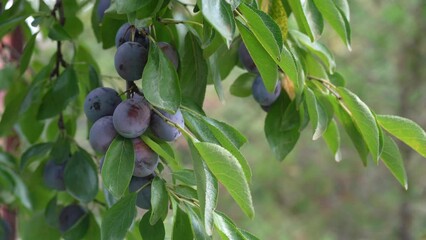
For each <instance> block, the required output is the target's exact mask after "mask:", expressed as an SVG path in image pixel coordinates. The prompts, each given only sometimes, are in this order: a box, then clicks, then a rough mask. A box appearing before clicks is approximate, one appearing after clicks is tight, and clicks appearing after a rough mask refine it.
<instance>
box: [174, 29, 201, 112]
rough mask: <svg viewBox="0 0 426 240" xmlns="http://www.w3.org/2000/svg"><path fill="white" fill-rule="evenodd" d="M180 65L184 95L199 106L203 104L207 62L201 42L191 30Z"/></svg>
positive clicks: (180, 78) (180, 79) (186, 37)
mask: <svg viewBox="0 0 426 240" xmlns="http://www.w3.org/2000/svg"><path fill="white" fill-rule="evenodd" d="M180 66H181V67H180V75H179V82H180V86H181V87H182V97H183V98H189V99H192V100H193V101H194V102H196V103H197V104H198V105H199V106H203V102H204V96H205V94H206V86H207V76H208V68H207V62H206V60H205V59H204V57H203V50H202V49H201V46H200V44H199V43H198V41H197V39H196V38H195V36H194V35H193V34H192V33H190V32H188V33H187V34H186V36H185V44H184V46H183V51H182V57H181V61H180Z"/></svg>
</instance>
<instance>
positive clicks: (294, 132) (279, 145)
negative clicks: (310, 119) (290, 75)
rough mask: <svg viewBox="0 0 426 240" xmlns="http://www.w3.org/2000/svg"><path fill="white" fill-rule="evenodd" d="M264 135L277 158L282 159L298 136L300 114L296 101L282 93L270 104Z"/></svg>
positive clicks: (292, 146)
mask: <svg viewBox="0 0 426 240" xmlns="http://www.w3.org/2000/svg"><path fill="white" fill-rule="evenodd" d="M264 126H265V129H264V131H265V135H266V138H267V140H268V143H269V146H270V147H271V149H272V152H273V153H274V155H275V158H276V159H277V160H280V161H281V160H283V159H284V158H285V157H286V156H287V155H288V154H289V153H290V152H291V150H293V148H294V146H295V145H296V143H297V141H298V139H299V136H300V132H299V129H300V115H299V113H298V111H297V110H296V103H295V101H292V102H291V103H290V99H288V97H284V94H281V96H280V97H279V98H278V100H277V101H276V102H275V103H274V104H273V105H272V107H271V109H270V110H269V112H268V115H266V119H265V125H264Z"/></svg>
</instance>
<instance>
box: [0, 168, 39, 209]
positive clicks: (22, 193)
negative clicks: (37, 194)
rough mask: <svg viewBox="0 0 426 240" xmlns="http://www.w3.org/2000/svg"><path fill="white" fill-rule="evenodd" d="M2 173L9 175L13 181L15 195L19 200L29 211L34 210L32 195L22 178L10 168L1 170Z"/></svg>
mask: <svg viewBox="0 0 426 240" xmlns="http://www.w3.org/2000/svg"><path fill="white" fill-rule="evenodd" d="M0 172H3V173H5V174H6V175H8V177H9V179H11V180H12V181H13V184H14V186H13V194H14V195H15V196H16V197H17V198H18V199H19V201H20V202H21V204H22V205H23V206H24V207H25V208H27V209H28V210H32V207H33V206H32V203H31V200H30V195H29V193H28V189H27V186H26V185H25V183H24V181H23V180H22V178H21V177H20V176H19V175H18V174H16V173H15V172H13V171H12V170H10V169H9V168H4V167H3V168H0Z"/></svg>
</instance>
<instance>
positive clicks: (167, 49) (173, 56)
mask: <svg viewBox="0 0 426 240" xmlns="http://www.w3.org/2000/svg"><path fill="white" fill-rule="evenodd" d="M158 47H159V48H160V49H161V51H163V53H164V55H166V57H167V58H168V59H169V60H170V62H172V63H173V65H174V66H175V69H177V68H178V67H179V56H178V54H177V52H176V50H175V49H174V47H173V46H172V45H170V44H168V43H166V42H159V43H158Z"/></svg>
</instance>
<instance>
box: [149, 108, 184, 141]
mask: <svg viewBox="0 0 426 240" xmlns="http://www.w3.org/2000/svg"><path fill="white" fill-rule="evenodd" d="M158 111H159V112H160V113H161V114H162V115H164V116H165V117H166V118H168V119H170V120H171V121H172V122H174V123H177V124H178V125H179V126H181V127H185V123H184V119H183V116H182V112H181V111H180V109H178V110H177V111H176V113H175V114H170V113H168V112H166V111H163V110H158ZM150 128H151V131H152V133H153V134H154V135H155V136H156V137H158V138H159V139H162V140H164V141H174V140H175V139H176V138H178V137H179V136H180V135H182V133H181V132H180V131H179V129H177V128H175V127H173V126H170V125H169V124H168V123H167V122H166V121H164V119H163V118H161V117H160V116H159V115H158V114H156V113H153V114H152V116H151V125H150Z"/></svg>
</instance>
